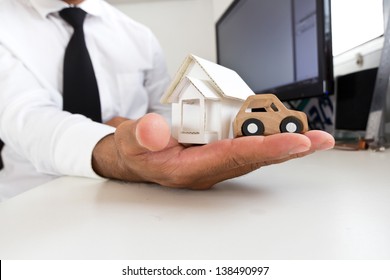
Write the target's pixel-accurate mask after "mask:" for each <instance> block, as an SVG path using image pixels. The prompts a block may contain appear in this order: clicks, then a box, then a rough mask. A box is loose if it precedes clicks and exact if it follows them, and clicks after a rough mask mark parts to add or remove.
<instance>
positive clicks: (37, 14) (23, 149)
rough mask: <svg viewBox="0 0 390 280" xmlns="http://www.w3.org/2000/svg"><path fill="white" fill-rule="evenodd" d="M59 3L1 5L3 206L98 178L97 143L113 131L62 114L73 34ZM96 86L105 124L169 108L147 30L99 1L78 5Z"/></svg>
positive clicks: (20, 0) (9, 1) (39, 0)
mask: <svg viewBox="0 0 390 280" xmlns="http://www.w3.org/2000/svg"><path fill="white" fill-rule="evenodd" d="M65 7H68V5H67V4H66V3H65V2H63V1H61V0H0V139H2V140H3V141H4V142H5V147H4V149H3V152H2V157H3V161H4V169H3V170H2V171H1V172H0V201H2V200H5V199H6V198H8V197H11V196H14V195H16V194H18V193H20V192H23V191H25V190H27V189H30V188H32V187H34V186H37V185H39V184H42V183H44V182H47V181H49V180H52V179H53V178H55V177H57V176H61V175H72V176H85V177H91V178H100V177H99V176H98V175H97V174H96V173H95V172H94V171H93V169H92V166H91V154H92V150H93V148H94V146H95V145H96V143H97V142H98V141H99V140H100V139H102V138H103V137H105V136H106V135H108V134H111V133H113V132H114V128H113V127H110V126H107V125H104V124H100V123H95V122H93V121H91V120H90V119H88V118H86V117H84V116H81V115H77V114H70V113H68V112H65V111H62V69H63V58H64V51H65V48H66V46H67V44H68V41H69V39H70V36H71V35H72V33H73V29H72V27H71V26H70V25H68V24H67V23H66V22H65V21H64V20H63V19H61V18H60V17H59V15H58V11H60V10H61V9H63V8H65ZM79 7H80V8H82V9H83V10H85V11H86V12H87V13H88V15H87V17H86V19H85V22H84V32H85V37H86V43H87V47H88V50H89V53H90V56H91V60H92V63H93V66H94V70H95V75H96V78H97V81H98V87H99V92H100V100H101V107H102V118H103V122H105V121H108V120H110V119H111V118H113V117H115V116H122V117H127V118H130V119H137V118H139V117H141V116H143V115H144V114H145V113H147V112H152V111H153V112H157V113H160V114H162V115H164V116H165V117H167V119H168V118H169V109H168V108H167V107H165V106H164V105H161V104H160V102H159V100H160V97H161V95H162V94H163V91H164V90H165V88H166V86H167V85H168V83H169V81H170V79H169V77H168V73H167V70H166V67H165V61H164V57H163V54H162V51H161V48H160V46H159V44H158V42H157V40H156V38H155V37H154V35H153V34H152V33H151V31H150V30H149V29H148V28H146V27H145V26H143V25H141V24H139V23H137V22H135V21H133V20H131V19H129V18H128V17H127V16H125V15H124V14H122V13H121V12H120V11H118V10H116V9H115V8H113V7H112V6H110V5H109V4H107V3H106V2H105V1H102V0H85V1H84V2H82V4H80V5H79Z"/></svg>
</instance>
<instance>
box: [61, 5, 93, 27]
mask: <svg viewBox="0 0 390 280" xmlns="http://www.w3.org/2000/svg"><path fill="white" fill-rule="evenodd" d="M86 15H87V13H86V12H85V11H84V10H82V9H80V8H77V7H74V8H73V7H72V8H65V9H63V10H61V11H60V16H61V17H62V18H63V19H64V20H65V21H66V22H67V23H69V24H70V25H71V26H72V27H73V28H74V29H76V28H80V27H82V26H83V23H84V19H85V16H86Z"/></svg>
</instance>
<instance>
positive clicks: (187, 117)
mask: <svg viewBox="0 0 390 280" xmlns="http://www.w3.org/2000/svg"><path fill="white" fill-rule="evenodd" d="M181 109H182V111H181V112H182V116H181V117H182V118H181V120H182V123H181V133H185V134H201V133H203V132H204V116H203V113H202V111H203V110H202V108H201V100H200V99H186V100H182V108H181Z"/></svg>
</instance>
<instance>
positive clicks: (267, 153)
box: [93, 113, 334, 189]
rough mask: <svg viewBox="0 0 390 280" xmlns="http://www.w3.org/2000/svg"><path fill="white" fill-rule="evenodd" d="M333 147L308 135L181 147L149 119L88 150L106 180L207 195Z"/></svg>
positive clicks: (329, 140) (328, 139)
mask: <svg viewBox="0 0 390 280" xmlns="http://www.w3.org/2000/svg"><path fill="white" fill-rule="evenodd" d="M333 146H334V139H333V137H332V136H331V135H329V134H328V133H326V132H323V131H316V130H313V131H309V132H307V133H306V134H304V135H302V134H295V133H281V134H275V135H271V136H247V137H240V138H236V139H224V140H221V141H217V142H213V143H211V144H207V145H194V146H190V147H185V146H183V145H181V144H180V143H178V142H177V141H176V140H175V139H174V138H172V137H171V134H170V129H169V126H168V124H167V123H166V122H165V120H164V119H163V118H162V117H161V116H159V115H157V114H153V113H152V114H147V115H145V116H144V117H142V118H141V119H139V120H137V121H132V120H127V121H124V122H122V123H121V124H120V125H119V126H118V127H117V130H116V132H115V134H114V135H109V136H107V137H105V138H103V139H102V140H101V141H100V142H99V143H98V144H97V145H96V147H95V149H94V152H93V167H94V170H95V171H96V172H97V173H98V174H99V175H101V176H103V177H107V178H114V179H120V180H125V181H132V182H154V183H157V184H160V185H163V186H168V187H176V188H190V189H207V188H210V187H212V186H213V185H214V184H216V183H218V182H221V181H224V180H226V179H230V178H234V177H238V176H241V175H244V174H246V173H249V172H251V171H254V170H256V169H258V168H260V167H262V166H266V165H270V164H274V163H281V162H284V161H287V160H290V159H293V158H297V157H302V156H305V155H308V154H311V153H313V152H315V151H317V150H327V149H331V148H332V147H333Z"/></svg>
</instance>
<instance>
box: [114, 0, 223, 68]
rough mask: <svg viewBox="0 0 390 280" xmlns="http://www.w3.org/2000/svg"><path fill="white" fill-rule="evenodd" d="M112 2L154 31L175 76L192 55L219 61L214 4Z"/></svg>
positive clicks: (199, 0)
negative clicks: (216, 51)
mask: <svg viewBox="0 0 390 280" xmlns="http://www.w3.org/2000/svg"><path fill="white" fill-rule="evenodd" d="M216 1H221V0H216ZM111 2H113V4H114V5H115V6H116V7H117V8H118V9H120V10H121V11H123V12H124V13H125V14H127V15H129V16H130V17H131V18H133V19H135V20H137V21H139V22H141V23H144V24H145V25H147V26H149V27H150V28H151V29H152V31H153V32H154V34H155V35H156V36H157V38H158V39H159V41H160V43H161V45H162V48H163V50H164V53H165V55H166V59H167V64H168V70H169V72H170V74H171V75H174V74H175V73H176V71H177V69H178V67H179V66H180V65H181V63H182V61H183V60H184V58H185V56H186V55H187V54H188V53H193V54H196V55H198V56H201V57H203V58H206V59H209V60H212V61H215V57H216V55H215V30H214V14H213V11H214V9H213V1H211V0H159V1H157V0H155V1H152V0H149V1H135V0H132V1H119V0H116V1H111Z"/></svg>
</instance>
